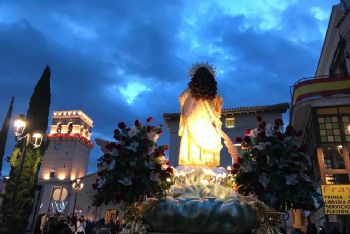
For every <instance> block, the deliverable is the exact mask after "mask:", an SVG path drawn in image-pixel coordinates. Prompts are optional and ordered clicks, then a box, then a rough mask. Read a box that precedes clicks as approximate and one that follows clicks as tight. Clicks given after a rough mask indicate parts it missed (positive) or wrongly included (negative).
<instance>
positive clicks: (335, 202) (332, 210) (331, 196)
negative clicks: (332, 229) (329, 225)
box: [321, 184, 350, 215]
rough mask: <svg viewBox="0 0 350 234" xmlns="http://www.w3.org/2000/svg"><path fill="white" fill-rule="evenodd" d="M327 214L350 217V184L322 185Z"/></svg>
mask: <svg viewBox="0 0 350 234" xmlns="http://www.w3.org/2000/svg"><path fill="white" fill-rule="evenodd" d="M321 188H322V196H323V201H324V209H325V214H333V215H337V214H339V215H350V184H344V185H340V184H337V185H322V186H321Z"/></svg>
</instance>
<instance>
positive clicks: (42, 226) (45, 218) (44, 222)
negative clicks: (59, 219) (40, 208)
mask: <svg viewBox="0 0 350 234" xmlns="http://www.w3.org/2000/svg"><path fill="white" fill-rule="evenodd" d="M47 221H48V213H46V214H43V215H42V216H41V219H40V233H41V234H44V233H45V226H47V224H48V222H47Z"/></svg>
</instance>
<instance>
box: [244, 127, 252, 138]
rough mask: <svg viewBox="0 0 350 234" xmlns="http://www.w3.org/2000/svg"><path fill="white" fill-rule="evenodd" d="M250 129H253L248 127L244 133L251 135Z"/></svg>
mask: <svg viewBox="0 0 350 234" xmlns="http://www.w3.org/2000/svg"><path fill="white" fill-rule="evenodd" d="M250 131H251V129H250V128H248V129H247V130H245V133H244V135H245V136H250Z"/></svg>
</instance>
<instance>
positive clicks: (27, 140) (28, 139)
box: [6, 115, 43, 230]
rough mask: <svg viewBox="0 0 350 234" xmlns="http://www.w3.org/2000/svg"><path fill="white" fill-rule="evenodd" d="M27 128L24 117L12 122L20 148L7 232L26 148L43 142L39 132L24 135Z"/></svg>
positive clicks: (9, 228)
mask: <svg viewBox="0 0 350 234" xmlns="http://www.w3.org/2000/svg"><path fill="white" fill-rule="evenodd" d="M26 126H27V123H26V121H25V117H24V115H20V116H18V117H16V118H15V121H14V126H13V128H14V135H15V137H16V141H17V143H18V146H19V147H20V148H21V157H20V164H19V169H18V171H17V173H16V179H15V184H14V189H13V192H12V196H11V200H10V206H9V211H8V213H7V219H6V220H7V230H11V225H13V224H12V222H13V214H14V210H13V209H14V206H15V204H16V196H17V192H18V185H19V183H20V179H21V175H22V171H23V166H24V158H25V155H26V152H27V147H28V146H30V144H32V146H33V148H34V149H35V148H38V147H40V145H41V143H42V140H43V134H41V133H39V132H34V133H32V134H31V133H29V132H28V133H24V130H25V128H26Z"/></svg>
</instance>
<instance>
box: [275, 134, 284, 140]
mask: <svg viewBox="0 0 350 234" xmlns="http://www.w3.org/2000/svg"><path fill="white" fill-rule="evenodd" d="M276 136H277V139H278V140H279V141H283V139H284V135H283V134H282V133H280V132H277V135H276Z"/></svg>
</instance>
